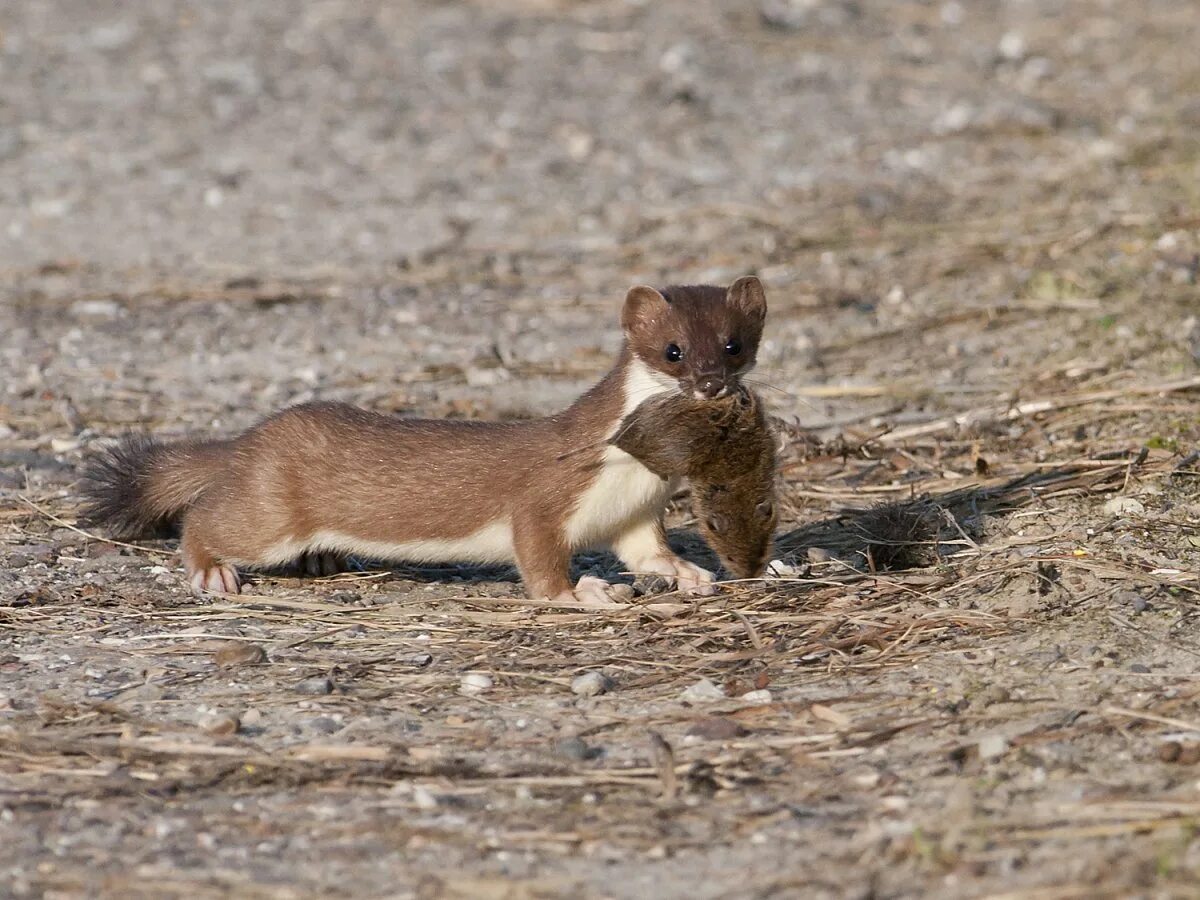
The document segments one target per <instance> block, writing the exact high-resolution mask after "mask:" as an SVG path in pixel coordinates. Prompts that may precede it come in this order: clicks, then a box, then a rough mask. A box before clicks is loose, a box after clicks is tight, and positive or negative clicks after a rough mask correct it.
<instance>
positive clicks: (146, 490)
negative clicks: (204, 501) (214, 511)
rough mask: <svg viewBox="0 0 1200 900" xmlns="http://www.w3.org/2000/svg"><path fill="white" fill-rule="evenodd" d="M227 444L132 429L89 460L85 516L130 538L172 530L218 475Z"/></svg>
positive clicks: (82, 515) (86, 520) (88, 522)
mask: <svg viewBox="0 0 1200 900" xmlns="http://www.w3.org/2000/svg"><path fill="white" fill-rule="evenodd" d="M225 449H226V445H225V444H224V443H223V442H220V441H214V442H184V443H179V444H164V443H161V442H160V441H156V440H155V439H154V438H152V437H150V436H148V435H144V434H131V435H127V436H126V437H124V438H122V439H121V440H120V441H119V442H118V443H116V444H114V445H112V446H110V447H106V448H105V449H104V450H101V451H100V452H99V453H97V454H96V455H95V456H93V457H92V458H91V459H90V460H88V462H87V464H86V465H85V467H84V470H83V480H82V483H81V490H82V494H83V500H84V504H83V508H82V510H81V511H80V522H81V523H82V524H83V525H85V526H86V527H100V528H103V529H104V530H105V531H107V532H108V533H109V534H111V535H113V536H114V537H117V538H121V539H125V540H128V539H129V538H134V537H139V536H148V535H161V534H163V533H164V532H168V531H169V530H170V528H171V526H172V525H174V523H175V522H176V521H177V520H178V518H179V516H180V515H181V514H182V513H183V511H184V510H185V509H187V508H188V507H189V506H190V505H191V504H192V503H194V502H195V501H196V498H197V497H199V496H200V495H201V494H202V493H204V491H205V490H207V489H208V487H209V486H210V485H211V484H212V483H213V482H214V480H215V479H216V478H217V477H218V476H219V474H220V472H221V467H222V466H223V465H224V464H225V462H226V459H227V455H226V452H225Z"/></svg>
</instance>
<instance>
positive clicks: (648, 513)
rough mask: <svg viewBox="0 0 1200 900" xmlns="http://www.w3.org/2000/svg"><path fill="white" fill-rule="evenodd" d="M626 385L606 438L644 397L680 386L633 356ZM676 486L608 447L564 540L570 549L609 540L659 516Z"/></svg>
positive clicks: (629, 457) (578, 505) (615, 449)
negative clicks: (617, 413) (619, 416)
mask: <svg viewBox="0 0 1200 900" xmlns="http://www.w3.org/2000/svg"><path fill="white" fill-rule="evenodd" d="M624 387H625V404H624V407H623V409H622V411H621V418H619V419H617V420H616V421H614V422H613V423H612V427H611V429H610V430H609V432H608V436H609V437H611V436H612V435H613V434H616V431H617V428H618V427H620V424H621V419H623V418H624V417H625V416H626V415H628V414H629V413H631V412H633V410H634V409H635V408H636V407H637V406H638V404H639V403H641V402H642V401H643V400H645V399H647V398H649V397H652V396H654V395H655V394H661V393H663V392H665V391H673V390H678V387H677V385H676V383H675V381H674V379H671V378H668V377H666V376H665V375H660V374H659V373H657V372H655V371H654V370H653V369H651V368H650V367H649V366H647V365H645V363H643V362H641V361H640V360H637V359H635V360H633V361H632V362H631V363H630V366H629V371H628V374H627V375H626V377H625V385H624ZM674 487H675V485H674V483H673V482H668V481H664V480H663V479H662V478H659V477H658V476H657V475H655V474H654V473H653V472H651V471H650V470H649V469H647V468H646V467H645V466H643V465H642V464H641V463H640V462H638V461H637V460H636V459H634V458H633V457H632V456H630V455H629V454H628V453H626V452H625V451H624V450H620V449H618V448H616V447H607V448H606V449H605V451H604V456H603V457H602V458H601V462H600V471H599V473H598V474H597V475H596V478H595V480H594V481H593V482H592V483H591V485H589V486H588V489H587V490H586V491H584V493H583V495H582V496H581V497H580V498H579V502H578V504H577V505H576V507H575V512H574V513H573V514H572V515H571V518H570V519H569V520H568V521H567V541H568V542H569V544H570V545H571V547H572V548H579V547H588V546H597V545H601V544H606V543H609V542H610V541H612V540H613V538H615V537H616V536H618V535H619V534H621V533H622V532H624V531H626V530H627V529H628V528H629V527H630V526H632V525H635V524H638V523H641V522H644V521H646V520H647V519H651V518H653V517H654V516H656V515H658V513H659V511H661V510H662V508H663V507H664V506H665V505H666V502H667V499H668V498H669V497H670V495H671V492H672V491H673V490H674Z"/></svg>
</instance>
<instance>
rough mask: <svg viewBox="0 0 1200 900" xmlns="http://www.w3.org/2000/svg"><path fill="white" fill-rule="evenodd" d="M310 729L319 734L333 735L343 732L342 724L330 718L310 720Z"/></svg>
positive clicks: (323, 717)
mask: <svg viewBox="0 0 1200 900" xmlns="http://www.w3.org/2000/svg"><path fill="white" fill-rule="evenodd" d="M308 727H309V728H311V729H312V730H313V731H315V732H317V733H318V734H333V733H334V732H335V731H340V730H341V727H342V725H341V723H340V722H338V721H337V720H336V719H332V718H330V717H329V716H317V717H316V718H315V719H310V720H309V722H308Z"/></svg>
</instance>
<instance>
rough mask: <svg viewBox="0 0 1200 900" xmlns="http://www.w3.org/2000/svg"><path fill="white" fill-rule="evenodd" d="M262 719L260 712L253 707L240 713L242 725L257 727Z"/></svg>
mask: <svg viewBox="0 0 1200 900" xmlns="http://www.w3.org/2000/svg"><path fill="white" fill-rule="evenodd" d="M262 717H263V715H262V712H261V711H260V710H257V709H255V708H254V707H251V708H250V709H248V710H246V711H245V712H244V713H242V724H243V725H258V724H259V723H261V722H262Z"/></svg>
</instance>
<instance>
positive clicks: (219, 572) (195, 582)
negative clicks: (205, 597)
mask: <svg viewBox="0 0 1200 900" xmlns="http://www.w3.org/2000/svg"><path fill="white" fill-rule="evenodd" d="M188 584H189V585H190V586H191V588H192V593H193V594H195V595H196V596H197V597H199V596H201V595H202V594H236V593H239V592H240V591H241V589H242V588H241V582H240V581H239V580H238V573H237V569H235V568H234V567H233V566H227V565H223V564H221V565H215V566H209V567H208V568H207V569H197V570H196V571H195V572H192V573H191V575H189V576H188Z"/></svg>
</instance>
